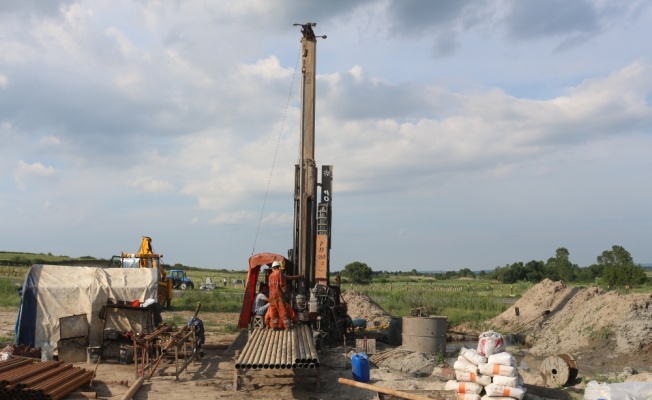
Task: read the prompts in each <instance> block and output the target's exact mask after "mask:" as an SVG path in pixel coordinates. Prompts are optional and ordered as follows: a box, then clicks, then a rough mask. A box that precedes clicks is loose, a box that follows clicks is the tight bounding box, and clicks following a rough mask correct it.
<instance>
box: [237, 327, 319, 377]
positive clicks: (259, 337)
mask: <svg viewBox="0 0 652 400" xmlns="http://www.w3.org/2000/svg"><path fill="white" fill-rule="evenodd" d="M235 367H236V368H238V369H250V368H253V369H286V368H288V369H289V368H311V369H312V368H316V367H319V358H318V356H317V349H316V347H315V344H314V341H313V338H312V331H311V330H310V327H308V326H307V325H299V326H297V327H296V328H294V329H291V330H285V331H273V330H268V329H256V330H254V332H253V333H252V335H251V337H250V339H249V340H248V341H247V344H246V345H245V347H244V349H243V351H242V354H240V356H239V357H238V359H237V361H236V363H235Z"/></svg>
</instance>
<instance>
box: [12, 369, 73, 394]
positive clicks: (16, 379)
mask: <svg viewBox="0 0 652 400" xmlns="http://www.w3.org/2000/svg"><path fill="white" fill-rule="evenodd" d="M61 364H63V361H48V362H43V363H34V364H31V363H30V364H27V365H20V366H19V367H17V368H14V369H10V370H7V371H4V372H2V373H1V374H0V394H4V393H8V392H11V391H14V390H15V389H16V387H17V386H18V385H19V383H20V382H21V381H23V380H26V379H29V378H30V377H33V376H34V375H38V374H40V373H42V372H43V371H47V370H49V369H52V368H56V367H57V366H59V365H61Z"/></svg>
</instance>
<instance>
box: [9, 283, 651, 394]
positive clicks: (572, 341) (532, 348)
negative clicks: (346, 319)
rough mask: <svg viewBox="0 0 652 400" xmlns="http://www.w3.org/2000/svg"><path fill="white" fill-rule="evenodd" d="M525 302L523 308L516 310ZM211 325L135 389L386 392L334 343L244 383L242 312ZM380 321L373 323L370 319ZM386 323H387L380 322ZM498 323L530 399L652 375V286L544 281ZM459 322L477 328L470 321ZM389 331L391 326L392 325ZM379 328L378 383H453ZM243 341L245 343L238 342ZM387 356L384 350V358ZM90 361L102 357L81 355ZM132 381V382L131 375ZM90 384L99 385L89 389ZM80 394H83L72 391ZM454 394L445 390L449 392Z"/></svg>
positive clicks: (102, 367)
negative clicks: (554, 371)
mask: <svg viewBox="0 0 652 400" xmlns="http://www.w3.org/2000/svg"><path fill="white" fill-rule="evenodd" d="M345 297H346V298H347V301H348V302H349V304H350V307H349V314H350V315H351V317H352V318H365V319H368V320H370V321H375V320H378V321H380V322H381V323H384V322H387V321H388V318H389V316H388V315H387V314H386V313H385V312H384V310H382V308H380V307H378V305H377V304H375V303H374V302H373V301H371V299H369V298H368V297H366V296H365V295H364V294H361V293H349V294H348V295H346V293H345ZM516 309H518V312H516ZM191 314H192V313H191V312H165V313H164V318H165V319H167V320H170V319H173V318H175V316H176V318H177V320H182V321H185V320H187V319H189V318H190V317H191ZM199 317H200V318H201V319H202V320H203V321H204V324H205V326H206V331H207V332H206V344H205V346H204V349H205V356H204V357H203V358H202V359H201V360H198V361H196V362H194V363H192V364H191V365H190V366H189V367H188V369H187V371H186V372H183V373H182V374H181V376H180V379H179V380H178V381H177V380H176V379H175V368H174V364H169V363H162V364H161V366H160V367H159V369H158V371H157V373H156V374H154V376H153V377H152V378H151V380H149V381H146V382H145V384H144V385H143V386H142V387H141V388H140V390H139V391H138V392H137V394H136V396H135V397H134V398H135V399H176V398H183V397H184V396H192V397H193V398H194V399H197V400H201V399H220V398H230V399H268V398H270V397H271V398H282V399H291V398H295V399H310V400H313V399H376V398H378V395H377V394H376V393H375V392H373V391H369V390H365V389H359V388H355V387H351V386H347V385H343V384H340V383H338V381H337V380H338V378H347V379H350V378H351V365H350V361H349V360H348V359H347V353H348V355H349V356H350V355H351V354H352V352H351V346H352V345H353V343H348V344H347V346H348V348H346V349H345V348H344V347H343V346H341V345H337V346H327V347H325V348H324V349H323V350H322V351H321V353H320V355H319V357H320V362H321V367H320V368H319V370H318V371H319V383H320V385H319V387H317V383H318V376H317V372H318V371H317V370H301V369H300V370H282V369H281V370H277V369H275V370H269V369H268V370H262V371H249V372H247V373H246V374H245V375H244V376H241V378H240V379H239V385H238V388H237V389H238V390H237V391H234V373H235V366H234V364H235V363H234V356H235V351H236V350H238V349H239V348H241V346H242V344H240V345H238V344H239V343H241V342H242V339H240V340H236V338H237V337H238V334H224V333H220V332H219V331H220V330H221V327H223V326H225V325H227V324H235V323H236V321H237V318H238V315H237V314H232V313H200V315H199ZM15 318H16V312H15V310H12V309H7V308H4V309H0V337H7V336H8V332H11V331H13V327H14V323H15ZM370 325H373V323H370ZM376 325H378V323H377V324H376ZM489 327H493V328H494V329H496V330H497V331H499V332H501V333H503V334H506V335H507V334H512V335H513V336H514V337H518V338H522V339H523V340H524V343H523V344H521V345H517V346H512V347H509V348H508V351H510V352H512V353H513V354H515V355H516V356H517V359H518V360H519V372H520V373H521V375H522V376H523V378H524V381H525V384H526V387H527V388H528V394H527V395H526V399H532V400H536V399H542V398H543V399H581V398H582V397H583V392H584V387H585V386H586V383H587V382H588V381H589V380H592V379H596V378H598V379H599V380H601V381H605V380H609V381H611V382H623V381H646V382H652V373H651V372H652V370H651V368H650V364H651V363H650V361H651V360H652V335H651V333H652V296H651V295H649V294H647V295H640V294H638V295H618V294H616V293H613V292H604V291H602V290H601V289H599V288H570V287H566V286H565V285H564V284H563V283H561V282H552V281H548V280H546V281H544V282H542V283H540V284H538V285H536V286H534V287H533V288H532V289H530V291H528V292H527V293H526V294H525V295H524V296H523V297H522V298H521V299H519V300H518V301H517V302H516V303H514V304H513V306H512V307H510V309H508V310H507V311H506V312H505V313H503V314H501V315H499V316H498V317H496V318H494V319H493V320H491V321H487V325H486V326H485V328H489ZM454 330H455V331H466V332H468V333H469V334H478V333H480V332H477V331H476V332H471V330H470V329H468V328H467V329H465V328H464V327H455V328H454ZM385 333H386V332H385ZM361 335H365V336H367V337H369V338H372V337H374V338H377V352H378V353H381V356H372V357H371V360H372V361H373V362H372V364H371V371H370V375H371V381H370V383H371V384H373V385H377V386H382V387H386V388H391V389H395V390H403V391H410V390H416V391H421V392H422V393H426V392H424V391H430V393H435V391H440V390H443V387H444V384H445V382H446V380H448V379H451V377H452V376H453V371H452V370H451V369H450V367H449V366H448V365H447V364H446V363H442V362H441V360H438V359H435V357H433V356H432V355H424V354H421V353H414V352H410V351H406V350H404V349H402V348H400V347H398V348H397V347H395V346H389V345H387V344H386V343H384V338H385V337H384V336H383V335H384V333H383V331H382V330H374V331H365V332H361ZM234 342H235V344H234ZM560 353H567V354H570V355H571V356H572V357H573V358H574V359H575V360H576V362H577V365H578V370H579V374H578V377H577V379H575V380H574V381H572V382H569V384H568V385H567V387H564V388H552V389H549V388H545V387H544V384H543V380H542V379H541V377H540V370H539V368H540V366H541V361H542V360H543V359H545V358H546V357H548V356H551V355H556V354H560ZM383 358H384V360H381V359H383ZM77 365H79V366H82V367H84V368H87V369H93V368H95V365H90V364H86V363H85V362H82V363H77ZM134 380H135V371H134V365H133V364H132V365H121V364H118V363H117V361H116V360H107V361H106V362H101V363H100V364H99V365H98V366H97V381H96V382H95V384H94V385H93V387H92V390H93V391H96V392H97V394H98V396H99V397H100V398H106V399H119V398H121V397H122V395H123V394H124V393H126V391H127V390H128V386H129V385H131V384H133V382H134ZM125 382H126V384H125ZM87 390H89V389H87ZM69 398H74V397H69ZM441 398H444V397H441Z"/></svg>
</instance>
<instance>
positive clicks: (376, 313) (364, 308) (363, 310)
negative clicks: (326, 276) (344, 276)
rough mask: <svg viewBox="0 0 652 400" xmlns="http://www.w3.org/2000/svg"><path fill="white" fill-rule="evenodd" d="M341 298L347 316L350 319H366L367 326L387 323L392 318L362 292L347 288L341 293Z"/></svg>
mask: <svg viewBox="0 0 652 400" xmlns="http://www.w3.org/2000/svg"><path fill="white" fill-rule="evenodd" d="M342 298H343V299H344V301H345V302H346V305H347V309H348V313H349V316H350V317H351V318H352V319H364V320H367V325H368V326H374V325H387V324H389V321H390V320H391V319H392V316H391V315H389V313H388V312H387V311H385V310H384V309H383V308H382V307H381V306H379V305H378V304H377V303H376V302H375V301H373V300H372V299H371V297H369V296H367V295H366V294H364V293H362V292H358V291H356V290H348V291H346V292H344V293H342Z"/></svg>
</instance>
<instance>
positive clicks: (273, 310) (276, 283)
mask: <svg viewBox="0 0 652 400" xmlns="http://www.w3.org/2000/svg"><path fill="white" fill-rule="evenodd" d="M284 270H285V266H284V265H281V263H279V262H278V261H274V262H273V263H272V273H271V274H270V275H269V279H268V285H269V309H268V310H267V315H268V316H269V318H270V326H271V328H273V329H290V320H296V315H295V314H294V310H293V309H292V307H291V306H289V304H286V303H285V301H284V299H283V294H284V293H285V290H286V288H287V281H288V280H296V279H301V278H303V275H293V276H286V275H285V274H284ZM288 309H289V310H290V311H289V312H288ZM279 317H280V321H279Z"/></svg>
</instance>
